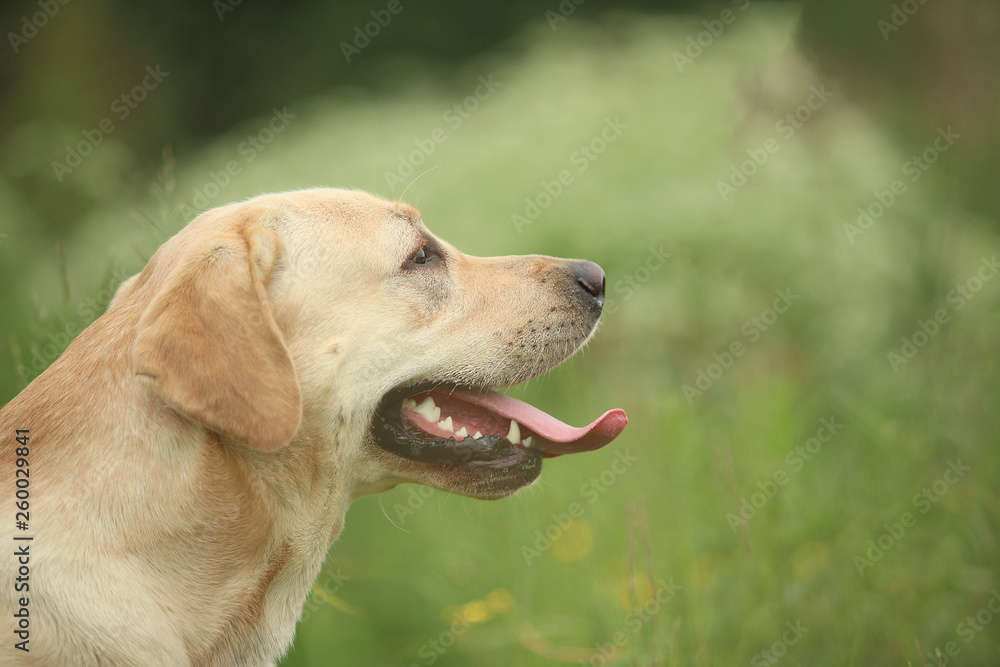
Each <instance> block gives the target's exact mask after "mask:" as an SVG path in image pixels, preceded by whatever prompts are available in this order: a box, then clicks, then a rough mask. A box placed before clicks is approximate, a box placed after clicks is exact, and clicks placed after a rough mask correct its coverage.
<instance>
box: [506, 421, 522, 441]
mask: <svg viewBox="0 0 1000 667" xmlns="http://www.w3.org/2000/svg"><path fill="white" fill-rule="evenodd" d="M507 439H508V440H510V441H511V442H513V443H514V444H515V445H520V444H521V427H520V426H518V424H517V422H515V421H512V422H511V423H510V432H509V433H507Z"/></svg>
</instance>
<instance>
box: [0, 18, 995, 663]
mask: <svg viewBox="0 0 1000 667" xmlns="http://www.w3.org/2000/svg"><path fill="white" fill-rule="evenodd" d="M396 10H398V11H396ZM0 24H2V26H3V29H4V33H5V34H6V41H7V44H5V45H4V49H6V52H5V53H4V56H3V60H2V65H0V99H2V101H3V103H2V109H0V133H2V134H0V284H2V286H3V290H2V292H0V312H2V313H3V327H2V329H3V334H4V341H3V343H4V344H3V347H2V351H0V400H2V401H4V402H5V401H7V400H9V399H10V398H11V397H13V396H14V395H15V394H16V393H17V392H18V391H20V390H21V389H22V388H23V387H24V386H25V385H26V383H27V382H29V381H30V380H31V379H32V378H33V377H35V376H36V375H37V374H38V373H39V372H41V371H42V370H43V369H44V368H45V367H46V366H47V365H48V364H49V363H51V362H52V361H53V360H54V359H55V358H56V357H57V356H58V354H59V353H60V352H61V350H62V349H63V348H64V347H65V345H66V344H67V343H68V342H69V340H71V339H72V337H73V336H74V335H75V334H76V333H78V332H79V330H80V329H81V328H82V327H85V326H86V325H87V324H89V323H90V322H91V321H92V320H93V319H94V318H95V317H97V316H98V315H99V314H100V312H101V311H102V309H103V308H104V307H105V306H106V303H107V300H108V298H109V296H110V294H111V293H112V292H113V290H114V288H115V286H116V285H117V283H118V282H120V281H121V279H122V278H123V277H125V276H128V275H130V274H132V273H134V272H136V271H138V270H139V269H140V268H141V266H142V265H143V263H144V261H145V259H146V258H147V257H148V256H149V255H150V254H151V253H152V252H153V251H154V250H155V248H156V247H157V246H158V245H159V244H160V243H161V242H162V241H163V240H165V239H166V238H167V237H169V236H170V235H171V234H173V233H174V232H175V231H177V230H178V229H179V228H180V227H181V226H183V225H184V224H185V223H186V222H187V221H188V220H189V219H190V218H191V217H192V216H193V215H194V214H195V213H197V212H199V211H201V210H204V209H205V208H209V207H212V206H216V205H219V204H223V203H227V202H229V201H234V200H239V199H242V198H246V197H249V196H252V195H255V194H258V193H261V192H269V191H280V190H285V189H294V188H304V187H311V186H320V185H332V186H340V187H355V188H364V189H367V190H369V191H371V192H373V193H376V194H379V195H382V196H385V197H388V198H395V197H398V196H399V195H400V194H401V193H402V192H403V191H404V189H405V191H406V195H405V198H406V199H407V200H409V201H411V202H413V203H415V204H416V205H418V206H419V207H420V208H421V210H422V211H423V214H424V218H425V220H426V222H427V224H428V226H429V227H430V228H431V229H432V230H433V231H434V232H435V233H437V234H439V235H441V236H443V237H444V238H446V239H448V240H449V241H451V242H453V243H454V244H456V245H457V246H458V247H459V248H461V249H463V250H465V251H467V252H470V253H473V254H479V255H491V254H507V253H532V252H539V253H546V254H553V255H561V256H570V257H585V258H588V259H591V260H594V261H597V262H599V263H600V264H601V265H602V266H603V267H604V268H605V270H606V271H607V274H608V306H607V307H606V311H605V316H604V319H603V324H602V327H601V330H600V332H599V334H598V335H597V337H596V338H595V339H594V340H593V342H592V343H591V344H590V345H589V347H588V348H587V349H586V351H585V352H584V353H582V354H580V355H578V356H577V357H575V358H574V359H573V360H571V361H570V362H568V363H566V364H564V365H563V366H561V367H560V368H558V369H556V370H555V371H553V372H552V373H550V374H549V375H548V376H546V377H544V378H542V379H539V380H535V381H533V382H530V383H528V384H527V385H525V386H523V387H518V388H515V389H514V390H513V391H514V392H515V393H516V394H517V395H519V396H521V397H523V398H525V399H526V400H529V401H531V402H532V403H534V404H536V405H538V406H539V407H542V408H543V409H545V410H547V411H549V412H551V413H553V414H555V415H557V416H558V417H560V418H562V419H563V420H565V421H567V422H569V423H572V424H584V423H587V422H589V421H590V420H591V419H593V418H594V417H595V416H596V415H598V414H599V413H600V412H602V411H604V410H606V409H608V408H612V407H622V408H625V410H626V411H627V412H628V414H629V417H630V420H631V421H630V424H629V426H628V428H627V429H626V431H625V433H624V434H623V435H622V436H621V437H620V438H619V439H618V440H617V441H616V442H615V443H613V444H612V445H609V446H608V447H606V448H604V449H603V450H600V451H598V452H594V453H589V454H585V455H579V456H574V457H566V458H560V459H556V460H552V461H549V462H547V464H546V466H545V471H544V473H543V476H542V480H541V481H540V482H539V483H538V484H537V485H536V486H534V487H532V488H531V489H528V490H526V491H524V492H522V493H520V494H519V495H517V496H516V497H514V498H511V499H507V500H504V501H500V502H481V501H474V500H469V499H465V498H461V497H457V496H452V495H447V494H443V493H438V492H435V491H431V490H429V489H424V488H422V487H416V486H412V485H404V486H401V487H400V488H397V489H396V490H394V491H392V492H390V493H387V494H384V495H382V496H381V497H369V498H364V499H361V500H359V501H358V502H356V503H355V504H354V505H353V506H352V508H351V510H350V512H349V514H348V519H347V525H346V529H345V530H344V532H343V534H342V535H341V537H340V539H339V540H338V542H337V543H336V544H335V545H334V546H333V548H332V549H331V551H330V555H329V558H328V562H327V565H326V567H325V570H324V573H323V575H322V576H321V577H320V578H319V580H318V581H317V583H316V586H315V587H314V591H313V594H312V595H311V596H310V598H309V599H308V600H307V602H306V608H305V612H304V616H303V620H302V622H301V623H300V626H299V630H298V635H297V639H296V642H295V645H294V647H293V648H292V650H291V651H290V653H289V655H288V656H287V657H286V658H285V659H284V660H283V661H282V663H281V664H282V665H283V666H285V667H293V666H301V665H332V664H337V665H404V666H410V665H432V664H437V665H446V666H447V665H489V666H492V665H559V664H590V665H604V664H625V665H745V664H750V665H752V666H754V667H757V666H760V665H773V664H788V665H799V664H801V665H944V664H963V665H987V664H996V661H997V656H998V655H1000V619H998V618H997V616H998V615H1000V614H998V613H997V610H1000V577H998V564H1000V543H998V530H1000V525H998V523H1000V522H998V510H1000V500H998V492H1000V488H998V487H1000V483H998V471H1000V469H998V463H1000V454H998V444H1000V442H998V441H1000V410H998V406H1000V404H998V400H1000V382H998V379H1000V373H998V352H1000V349H998V348H1000V310H998V307H997V306H998V304H1000V280H995V278H996V274H997V272H998V270H1000V267H998V265H997V264H996V257H997V254H998V251H1000V238H998V235H1000V188H997V187H996V185H995V183H994V179H995V178H996V175H997V172H998V167H1000V139H998V138H1000V132H998V130H1000V127H998V126H1000V85H998V68H997V63H1000V46H998V45H1000V40H998V37H1000V8H998V6H997V5H996V4H995V3H993V2H988V1H986V0H980V1H975V0H929V1H927V2H921V0H905V1H901V2H889V1H886V0H876V1H874V2H871V1H868V0H849V1H845V2H839V3H822V2H818V1H817V2H808V1H807V2H804V3H791V2H789V3H763V2H756V1H754V0H736V1H735V2H729V3H703V2H695V1H693V0H692V1H689V2H677V3H653V2H626V3H620V2H619V3H614V4H613V6H611V5H609V4H602V3H599V2H597V1H596V0H586V1H582V0H577V2H573V0H562V2H556V1H555V0H553V2H550V3H532V2H528V1H527V0H522V1H519V2H512V3H506V4H495V3H494V4H484V5H482V6H478V5H476V6H473V5H468V4H465V3H459V2H457V1H452V2H447V1H438V2H430V1H428V2H413V3H412V4H411V3H410V2H409V1H408V0H400V1H399V3H398V4H397V3H393V2H382V1H381V0H379V1H377V2H371V3H354V4H351V5H349V6H348V5H332V4H327V3H322V2H318V1H313V2H309V1H299V2H289V3H285V4H282V5H278V4H275V5H273V6H268V7H261V6H258V5H253V4H250V3H238V2H236V1H235V0H217V1H216V2H214V3H207V2H206V3H177V4H171V5H165V6H159V7H156V6H145V5H142V4H138V5H137V4H135V3H125V2H117V1H111V0H99V1H95V2H89V3H70V4H67V5H61V4H59V3H58V2H57V1H56V0H52V1H51V2H49V3H46V2H44V1H43V2H11V3H7V4H5V6H4V8H3V9H2V10H0ZM32 26H34V31H32ZM365 30H367V31H368V32H369V35H364V32H365ZM359 35H362V36H361V37H359ZM366 38H367V43H366V41H365V39H366ZM355 40H357V41H355ZM345 45H346V46H345ZM147 68H148V69H147ZM484 82H485V83H484ZM136 86H139V89H136ZM123 95H124V96H125V98H123V97H122V96H123ZM140 98H141V99H140ZM456 105H457V106H456ZM109 127H110V128H112V129H110V130H108V128H109ZM74 153H75V154H76V155H77V157H78V158H79V160H78V161H77V158H75V157H73V154H74ZM84 153H86V154H85V155H84ZM77 162H78V163H77ZM54 163H59V164H54ZM74 163H76V164H74ZM429 169H430V171H428V170H429ZM418 176H419V177H420V178H419V179H418V180H415V179H417V177H418ZM991 607H992V608H991Z"/></svg>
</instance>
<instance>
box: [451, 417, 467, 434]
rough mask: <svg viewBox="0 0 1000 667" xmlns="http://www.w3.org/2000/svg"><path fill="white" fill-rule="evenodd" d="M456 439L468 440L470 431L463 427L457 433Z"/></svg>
mask: <svg viewBox="0 0 1000 667" xmlns="http://www.w3.org/2000/svg"><path fill="white" fill-rule="evenodd" d="M449 419H450V417H449ZM455 437H456V438H468V437H469V431H468V430H467V429H466V428H465V427H464V426H463V427H462V428H460V429H458V430H457V431H455Z"/></svg>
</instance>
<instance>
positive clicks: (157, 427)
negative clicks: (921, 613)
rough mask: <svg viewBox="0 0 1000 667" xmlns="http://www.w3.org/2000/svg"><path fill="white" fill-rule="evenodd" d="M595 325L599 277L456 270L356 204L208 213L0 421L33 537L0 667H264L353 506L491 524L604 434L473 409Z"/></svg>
mask: <svg viewBox="0 0 1000 667" xmlns="http://www.w3.org/2000/svg"><path fill="white" fill-rule="evenodd" d="M603 301H604V272H603V271H602V270H601V268H600V267H599V266H597V265H596V264H594V263H592V262H586V261H578V260H563V259H555V258H552V257H543V256H537V255H533V256H521V257H492V258H481V257H471V256H468V255H464V254H462V253H461V252H459V251H458V250H456V249H455V248H453V247H451V246H450V245H448V244H447V243H445V242H443V241H441V240H439V239H437V238H435V237H434V236H433V235H431V233H430V232H429V231H428V230H427V228H426V227H425V226H424V224H423V222H422V221H421V218H420V214H419V213H418V212H417V210H416V209H414V208H413V207H412V206H409V205H407V204H403V203H393V202H387V201H383V200H380V199H377V198H375V197H373V196H371V195H368V194H366V193H362V192H350V191H343V190H309V191H303V192H293V193H285V194H277V195H267V196H262V197H258V198H256V199H252V200H250V201H247V202H243V203H239V204H232V205H229V206H223V207H221V208H217V209H214V210H211V211H208V212H207V213H204V214H203V215H201V216H199V217H198V218H197V219H195V220H194V221H193V222H191V223H190V224H189V225H188V226H187V227H185V228H184V229H183V230H182V231H181V232H180V233H178V234H177V235H176V236H174V237H173V238H171V239H170V240H169V241H167V242H166V243H165V244H164V245H163V246H162V247H161V248H160V249H159V250H158V251H157V253H156V254H155V255H154V256H153V258H152V259H151V260H150V261H149V263H148V264H147V266H146V267H145V268H144V269H143V271H142V272H141V273H139V274H138V275H136V276H134V277H132V278H131V279H129V280H128V281H126V282H125V283H124V284H123V285H122V286H121V287H120V288H119V290H118V293H117V294H116V295H115V298H114V300H113V302H112V303H111V305H110V306H109V308H108V311H107V312H106V313H105V314H104V315H103V316H102V317H101V318H100V319H98V320H97V321H96V322H94V324H93V325H91V326H90V327H89V328H87V329H86V330H85V331H84V332H83V333H82V334H80V336H79V337H77V339H76V340H75V341H74V342H73V343H72V344H71V345H70V346H69V348H68V349H67V350H66V351H65V353H63V355H62V356H61V357H60V358H59V359H58V360H57V361H56V362H55V363H53V364H52V366H51V367H50V368H49V369H48V370H47V371H46V372H45V373H43V374H42V375H40V376H39V377H38V378H37V379H36V380H35V381H34V382H32V383H31V384H30V385H29V386H28V387H27V388H26V389H25V390H24V391H23V392H21V394H20V395H18V396H17V397H16V398H14V399H13V400H12V401H11V402H10V403H9V404H8V405H7V406H6V407H4V408H3V410H2V411H0V438H2V446H0V489H2V491H0V494H3V497H8V498H10V496H13V494H14V490H15V488H16V489H18V491H19V493H18V495H17V496H16V499H15V498H10V500H8V501H5V502H4V506H5V507H6V508H7V512H8V514H13V513H14V510H15V505H14V501H15V500H16V501H17V502H21V503H24V504H23V505H19V507H20V508H21V509H23V510H24V512H23V517H22V518H23V519H24V520H25V521H24V524H23V525H22V526H20V527H19V528H18V527H15V522H14V521H13V517H8V516H5V517H3V521H2V525H3V528H2V529H0V539H3V540H4V544H5V545H6V546H5V547H4V550H5V551H7V552H10V551H14V552H15V554H14V556H13V557H12V556H11V555H10V554H9V553H8V555H6V556H3V557H0V573H2V582H0V609H2V620H0V637H2V642H3V645H2V647H0V661H2V664H17V665H39V666H42V665H44V666H47V667H48V666H63V665H67V666H68V665H73V666H74V667H77V666H83V665H135V666H142V667H147V666H150V665H200V666H201V665H203V666H208V665H268V664H272V663H273V662H274V661H276V660H277V659H278V658H279V657H280V656H281V655H282V654H283V652H284V651H285V650H286V649H287V648H288V646H289V645H290V643H291V641H292V637H293V635H294V632H295V624H296V621H297V619H298V618H299V615H300V613H301V610H302V606H303V603H304V601H305V599H306V596H307V594H308V593H309V590H310V586H311V584H312V582H313V579H314V578H315V577H316V576H317V574H318V573H319V570H320V566H321V564H322V563H323V560H324V557H325V556H326V553H327V550H328V549H329V547H330V545H331V543H332V542H333V540H334V539H335V538H336V537H337V535H338V533H339V532H340V530H341V528H342V526H343V522H344V515H345V513H346V511H347V507H348V505H349V504H350V503H351V501H352V500H354V499H355V498H357V497H359V496H362V495H364V494H370V493H377V492H381V491H385V490H387V489H390V488H392V487H393V486H395V485H396V484H399V483H401V482H418V483H421V484H427V485H430V486H432V487H435V488H438V489H443V490H447V491H451V492H455V493H459V494H463V495H467V496H471V497H475V498H500V497H503V496H507V495H509V494H511V493H513V492H514V491H516V490H517V489H520V488H522V487H524V486H526V485H528V484H530V483H531V482H533V481H534V480H535V479H536V478H537V477H538V474H539V472H540V471H541V465H542V459H543V457H545V456H552V455H558V454H565V453H571V452H576V451H584V450H589V449H595V448H597V447H601V446H602V445H604V444H606V443H608V442H610V441H611V440H612V439H613V438H614V437H615V436H617V435H618V434H619V433H620V432H621V430H622V429H623V428H624V426H625V424H626V422H627V419H626V417H625V414H624V413H623V412H622V411H621V410H612V411H609V412H607V413H605V414H604V415H603V416H601V417H600V418H599V419H597V420H596V421H595V422H594V423H593V424H591V425H590V426H587V427H584V428H572V427H570V426H567V425H566V424H564V423H562V422H560V421H558V420H556V419H554V418H553V417H551V416H549V415H547V414H545V413H544V412H541V411H540V410H538V409H536V408H533V407H532V406H530V405H527V404H525V403H523V402H521V401H517V400H514V399H512V398H509V397H507V396H504V395H502V394H499V393H497V392H495V391H492V389H491V388H493V387H502V386H508V385H512V384H515V383H518V382H523V381H525V380H528V379H530V378H532V377H535V376H537V375H539V374H541V373H543V372H545V371H546V370H548V369H550V368H552V367H553V366H555V365H556V364H558V363H559V362H561V361H562V360H564V359H566V358H567V357H568V356H570V355H571V354H573V352H575V351H576V350H578V349H579V348H580V347H581V346H582V345H583V344H584V343H585V342H586V341H587V339H588V338H589V337H590V336H591V335H592V334H593V332H594V330H595V328H596V326H597V321H598V318H599V316H600V313H601V308H602V304H603ZM21 480H24V481H21ZM8 494H10V495H8ZM512 557H514V556H513V554H512Z"/></svg>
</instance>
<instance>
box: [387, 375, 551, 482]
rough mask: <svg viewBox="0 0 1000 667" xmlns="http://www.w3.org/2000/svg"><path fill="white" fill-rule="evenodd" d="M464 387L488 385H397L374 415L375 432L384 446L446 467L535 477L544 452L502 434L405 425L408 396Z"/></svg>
mask: <svg viewBox="0 0 1000 667" xmlns="http://www.w3.org/2000/svg"><path fill="white" fill-rule="evenodd" d="M453 387H454V388H461V389H465V390H472V391H485V390H486V388H484V387H473V386H469V385H458V384H453V383H447V382H422V383H416V384H411V385H404V386H402V387H399V388H397V389H393V390H392V391H390V392H389V393H387V394H386V395H385V397H384V398H383V399H382V401H381V402H380V403H379V406H378V408H377V409H376V410H375V414H374V416H373V417H372V422H371V427H370V428H371V432H372V435H373V437H374V440H375V443H376V444H377V445H378V446H379V447H380V448H382V449H384V450H386V451H388V452H391V453H393V454H395V455H397V456H400V457H402V458H404V459H408V460H411V461H420V462H422V463H428V464H431V465H436V466H440V467H444V468H458V467H468V468H483V469H490V470H504V471H506V472H517V471H518V469H523V472H524V474H525V476H526V477H527V476H530V477H531V479H533V478H534V477H536V476H537V475H538V471H540V470H541V465H542V453H541V452H540V451H538V450H535V449H528V448H526V447H521V446H519V445H515V444H514V443H512V442H511V441H510V440H508V439H507V438H505V437H504V436H501V435H491V434H487V435H484V436H483V437H481V438H479V439H473V438H465V439H464V440H462V441H461V442H459V441H457V440H456V439H455V438H448V439H444V438H436V437H434V436H432V435H430V434H423V435H415V434H413V433H412V432H410V431H408V430H407V429H406V428H405V427H404V426H403V421H402V415H401V412H400V410H401V408H402V402H403V399H404V398H407V397H409V396H413V395H414V394H420V393H423V392H427V391H431V390H433V389H441V388H453Z"/></svg>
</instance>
